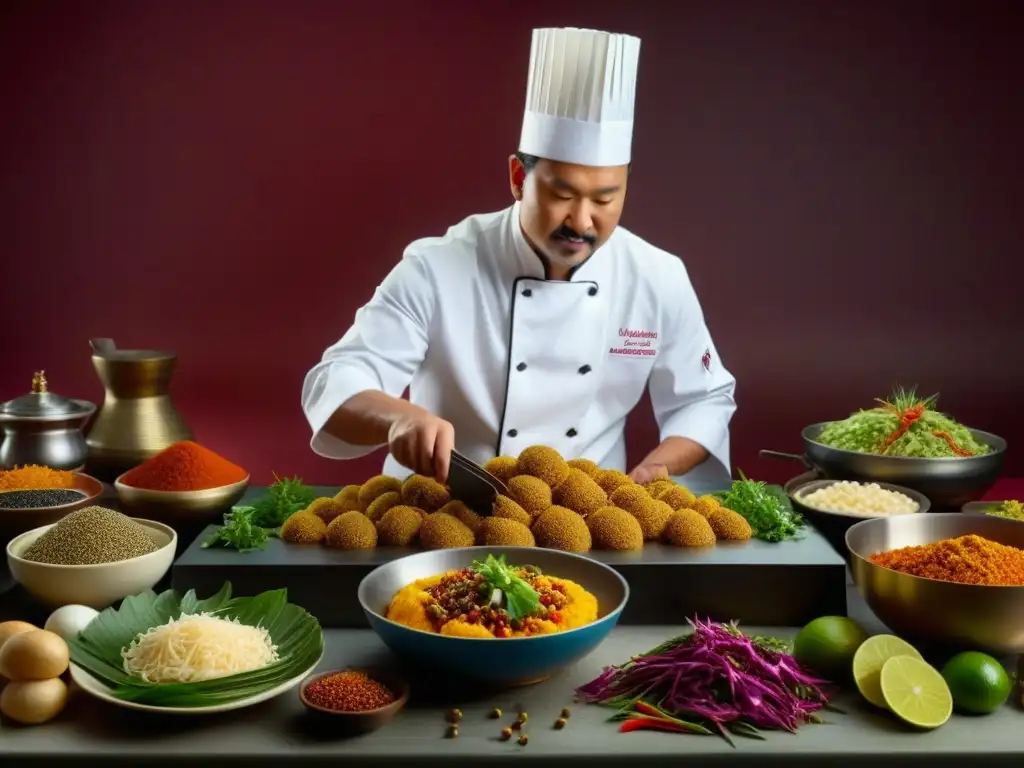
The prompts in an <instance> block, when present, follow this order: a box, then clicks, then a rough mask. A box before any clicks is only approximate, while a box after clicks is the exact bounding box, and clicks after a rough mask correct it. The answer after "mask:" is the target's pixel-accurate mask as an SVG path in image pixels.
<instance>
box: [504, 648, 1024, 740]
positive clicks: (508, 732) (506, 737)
mask: <svg viewBox="0 0 1024 768" xmlns="http://www.w3.org/2000/svg"><path fill="white" fill-rule="evenodd" d="M1022 658H1024V657H1022ZM511 738H512V729H511V728H502V729H501V740H502V741H508V740H509V739H511Z"/></svg>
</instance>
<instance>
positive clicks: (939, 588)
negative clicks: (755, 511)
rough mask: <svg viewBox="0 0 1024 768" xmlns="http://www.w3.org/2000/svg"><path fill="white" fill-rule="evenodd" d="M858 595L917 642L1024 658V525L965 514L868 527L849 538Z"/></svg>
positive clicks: (902, 518)
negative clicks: (1016, 655) (1023, 653)
mask: <svg viewBox="0 0 1024 768" xmlns="http://www.w3.org/2000/svg"><path fill="white" fill-rule="evenodd" d="M846 546H847V548H848V549H849V551H850V565H851V568H852V571H853V581H854V583H855V584H856V586H857V590H858V591H859V592H860V594H861V596H862V597H863V598H864V600H865V602H867V604H868V607H870V608H871V610H872V611H873V612H874V613H875V615H876V616H877V617H878V618H879V619H880V620H881V621H882V622H883V623H884V624H885V625H886V626H888V627H889V629H891V630H892V631H893V632H894V633H895V634H897V635H900V636H901V637H904V638H905V639H907V640H910V641H912V642H916V643H921V644H929V645H936V646H943V647H947V648H949V649H951V650H954V649H955V650H962V649H970V650H978V651H985V652H987V653H991V654H993V655H996V656H999V655H1010V654H1019V653H1022V652H1024V525H1021V524H1020V523H1019V522H1017V521H1016V520H1011V519H1006V518H1002V517H993V516H989V515H965V514H961V513H959V512H941V513H939V512H932V513H929V514H927V515H897V516H893V517H883V518H877V519H874V520H865V521H863V522H860V523H857V524H855V525H853V526H851V527H850V529H849V530H848V531H847V532H846Z"/></svg>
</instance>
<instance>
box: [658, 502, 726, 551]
mask: <svg viewBox="0 0 1024 768" xmlns="http://www.w3.org/2000/svg"><path fill="white" fill-rule="evenodd" d="M664 536H665V541H667V542H668V543H669V544H672V545H673V546H676V547H710V546H712V545H713V544H714V543H715V532H714V531H713V530H712V529H711V524H710V523H709V522H708V521H707V520H705V519H704V518H703V517H702V516H701V515H698V514H697V513H696V512H694V511H693V510H692V509H680V510H676V511H675V512H673V513H672V515H671V516H670V517H669V519H668V523H667V524H666V525H665V534H664Z"/></svg>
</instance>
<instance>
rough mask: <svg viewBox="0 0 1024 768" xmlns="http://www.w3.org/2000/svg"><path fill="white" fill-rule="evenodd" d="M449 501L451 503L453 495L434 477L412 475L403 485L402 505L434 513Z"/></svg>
mask: <svg viewBox="0 0 1024 768" xmlns="http://www.w3.org/2000/svg"><path fill="white" fill-rule="evenodd" d="M449 501H451V494H450V493H449V492H448V489H447V488H445V487H444V486H443V485H441V484H440V483H439V482H437V480H435V479H434V478H432V477H425V476H424V475H410V477H409V478H408V479H407V480H406V481H405V482H404V483H402V503H403V504H405V505H406V506H409V507H419V508H420V509H424V510H426V511H427V512H434V511H435V510H438V509H440V508H441V507H443V506H444V505H445V504H447V503H448V502H449Z"/></svg>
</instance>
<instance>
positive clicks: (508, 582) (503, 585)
mask: <svg viewBox="0 0 1024 768" xmlns="http://www.w3.org/2000/svg"><path fill="white" fill-rule="evenodd" d="M473 570H474V571H476V572H477V573H479V574H480V575H481V576H483V577H484V580H485V582H486V583H487V584H488V586H489V587H490V593H489V594H488V597H490V595H493V594H494V590H496V589H498V590H501V593H502V594H503V595H504V596H505V610H506V611H508V615H509V618H510V619H514V620H519V619H523V618H525V617H526V616H529V615H530V614H532V613H535V612H536V611H538V610H539V609H540V595H538V594H537V590H535V589H534V588H533V587H531V586H530V583H529V582H528V581H526V579H524V578H522V577H521V576H519V575H518V574H516V572H515V570H514V569H513V568H512V567H511V566H510V565H509V564H508V563H507V562H506V561H505V555H502V556H501V557H495V556H494V555H488V556H487V559H486V560H484V561H483V562H481V561H480V560H474V561H473Z"/></svg>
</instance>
